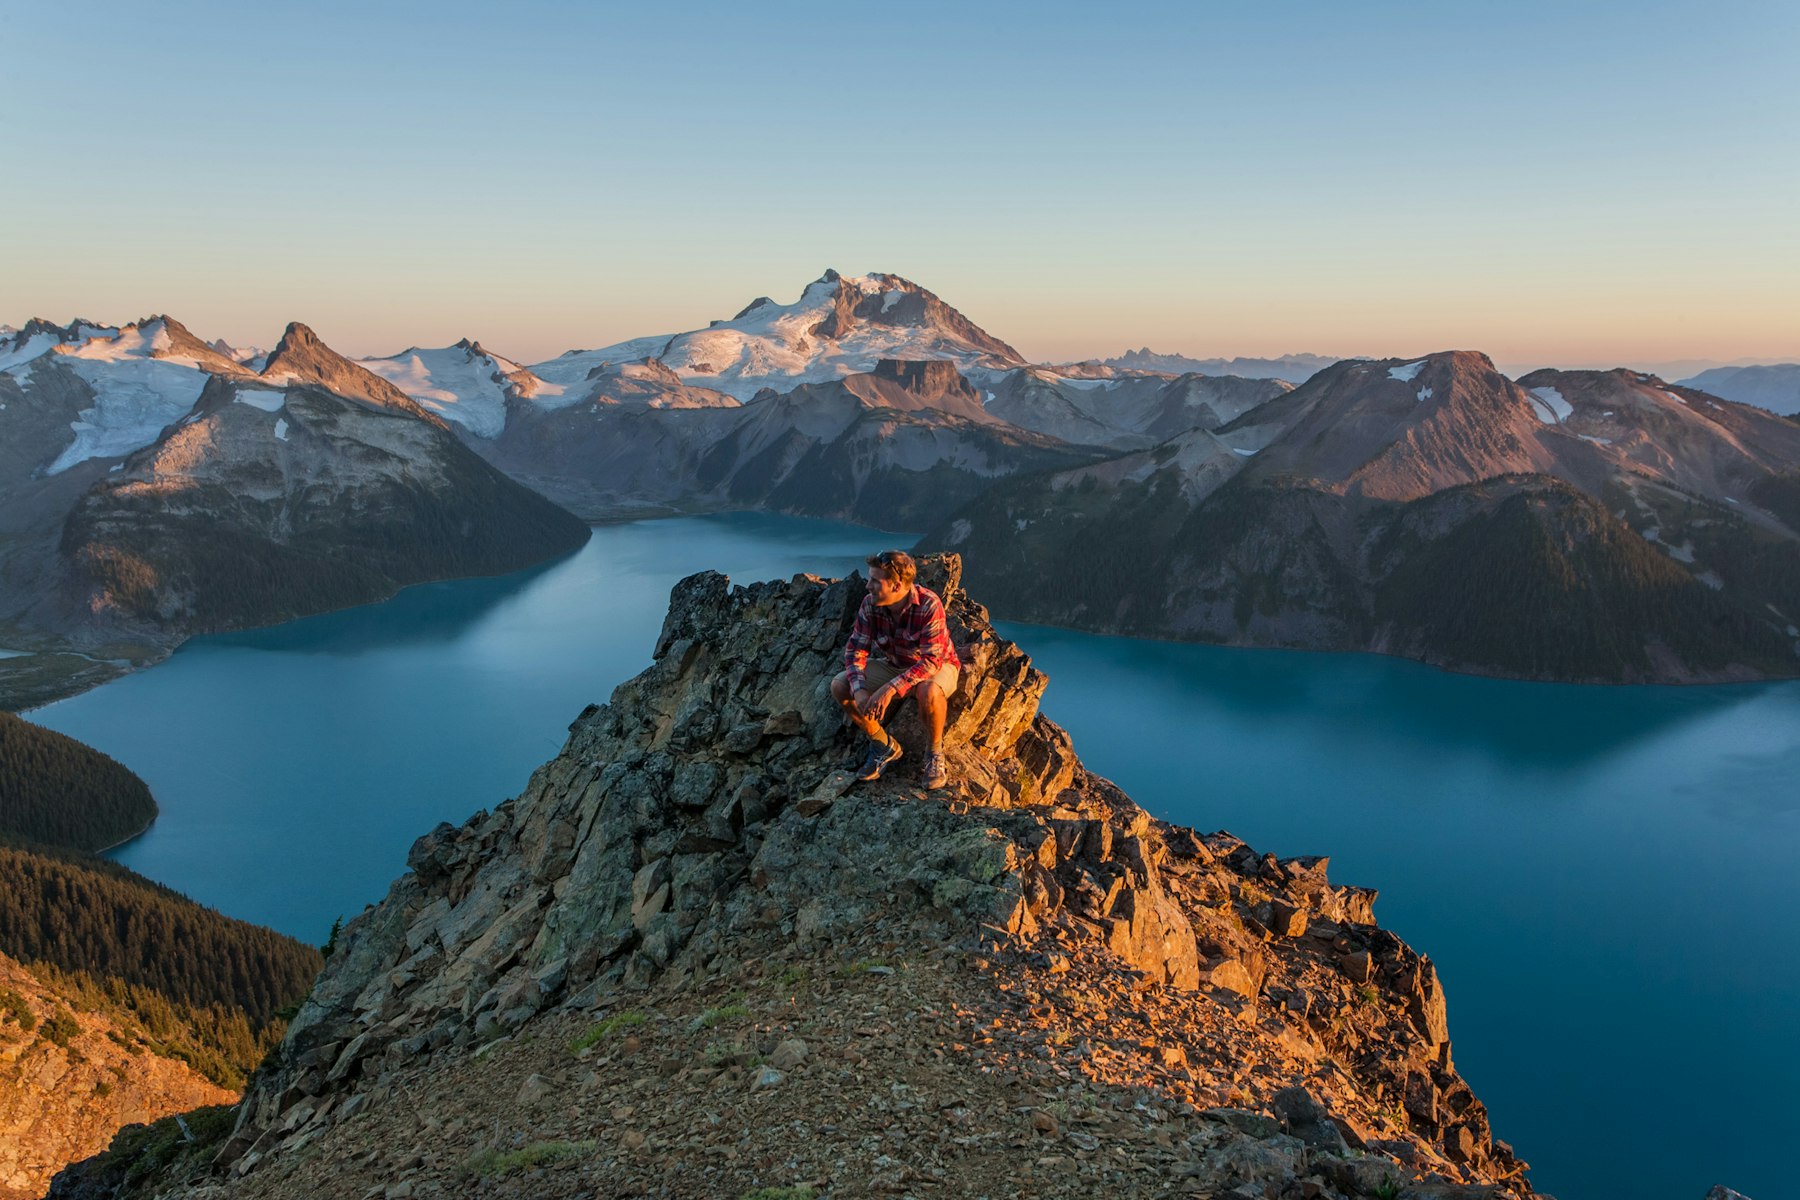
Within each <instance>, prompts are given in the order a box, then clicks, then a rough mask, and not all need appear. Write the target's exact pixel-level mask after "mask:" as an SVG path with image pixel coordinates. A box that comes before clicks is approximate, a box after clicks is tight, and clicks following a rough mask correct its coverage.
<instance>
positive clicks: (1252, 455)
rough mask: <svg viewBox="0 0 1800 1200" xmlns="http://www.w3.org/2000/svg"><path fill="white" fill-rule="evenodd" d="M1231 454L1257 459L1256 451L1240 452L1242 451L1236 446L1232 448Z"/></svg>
mask: <svg viewBox="0 0 1800 1200" xmlns="http://www.w3.org/2000/svg"><path fill="white" fill-rule="evenodd" d="M1231 452H1232V453H1233V454H1241V455H1243V456H1244V457H1245V458H1255V457H1256V451H1254V450H1240V449H1239V448H1238V447H1236V446H1233V447H1232V448H1231Z"/></svg>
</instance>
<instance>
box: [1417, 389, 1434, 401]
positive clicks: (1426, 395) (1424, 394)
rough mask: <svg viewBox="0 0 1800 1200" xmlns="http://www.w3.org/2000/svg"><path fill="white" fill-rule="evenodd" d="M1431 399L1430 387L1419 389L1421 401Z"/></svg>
mask: <svg viewBox="0 0 1800 1200" xmlns="http://www.w3.org/2000/svg"><path fill="white" fill-rule="evenodd" d="M1429 399H1431V389H1430V388H1420V389H1419V403H1420V404H1423V403H1425V402H1426V401H1427V400H1429Z"/></svg>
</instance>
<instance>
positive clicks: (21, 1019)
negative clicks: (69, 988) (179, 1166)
mask: <svg viewBox="0 0 1800 1200" xmlns="http://www.w3.org/2000/svg"><path fill="white" fill-rule="evenodd" d="M145 1041H146V1039H145V1037H144V1035H143V1033H142V1031H141V1030H137V1029H130V1028H121V1027H119V1026H118V1025H116V1024H115V1023H114V1022H113V1021H112V1020H110V1019H109V1018H107V1017H103V1016H100V1015H97V1014H95V1013H90V1012H83V1011H79V1009H78V1007H77V1008H75V1009H72V1008H71V1007H70V1002H69V1000H68V998H66V997H62V996H58V995H57V994H55V993H54V992H53V991H51V990H50V989H48V988H46V987H45V986H44V985H43V984H41V983H40V982H39V981H38V979H37V977H36V976H34V975H32V974H31V973H30V972H29V971H27V970H25V969H24V968H23V967H21V966H20V965H19V964H18V963H16V962H14V961H13V960H12V959H10V958H8V957H7V956H5V955H4V954H0V1200H36V1198H37V1197H39V1196H42V1195H43V1194H44V1189H45V1188H46V1187H48V1186H49V1183H50V1179H51V1177H52V1176H54V1175H55V1174H56V1172H58V1171H60V1170H61V1169H62V1168H63V1166H64V1165H65V1164H67V1163H69V1162H72V1161H75V1160H77V1159H82V1158H86V1157H87V1156H88V1155H91V1154H95V1153H98V1152H99V1151H100V1150H102V1149H104V1148H105V1147H106V1144H107V1143H108V1142H109V1141H110V1140H111V1139H112V1136H113V1133H114V1131H115V1130H117V1129H118V1128H119V1127H120V1126H121V1125H125V1124H129V1123H131V1122H135V1121H153V1120H155V1119H157V1118H159V1117H166V1116H168V1115H170V1114H171V1113H180V1112H186V1111H188V1110H189V1109H192V1108H197V1107H199V1106H201V1105H204V1104H229V1103H231V1102H233V1101H235V1100H236V1099H237V1097H236V1095H234V1094H233V1093H231V1092H227V1091H225V1090H224V1089H223V1088H219V1087H216V1086H214V1085H213V1084H212V1083H210V1082H208V1081H207V1080H206V1079H205V1078H204V1077H202V1076H201V1075H200V1074H199V1072H197V1071H195V1070H194V1069H193V1068H191V1067H189V1066H188V1065H187V1064H186V1063H184V1062H179V1061H176V1060H174V1059H169V1058H163V1057H161V1056H159V1055H158V1054H156V1053H155V1052H154V1051H152V1050H149V1049H147V1048H146V1046H145V1044H144V1043H145Z"/></svg>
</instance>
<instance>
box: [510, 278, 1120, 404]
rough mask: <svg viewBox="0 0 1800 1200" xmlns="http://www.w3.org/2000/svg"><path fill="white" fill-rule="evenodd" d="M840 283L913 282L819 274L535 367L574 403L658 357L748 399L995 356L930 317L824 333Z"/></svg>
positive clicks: (854, 291) (854, 286)
mask: <svg viewBox="0 0 1800 1200" xmlns="http://www.w3.org/2000/svg"><path fill="white" fill-rule="evenodd" d="M840 287H842V288H844V289H845V294H846V295H850V296H861V297H868V296H883V297H884V298H885V297H886V296H888V295H891V294H894V293H898V294H900V295H910V294H912V293H911V291H910V289H905V288H894V287H890V286H889V281H888V280H885V279H884V280H880V281H877V280H875V279H873V278H869V277H857V276H845V277H843V278H842V279H841V280H839V281H835V282H834V281H832V280H829V279H819V280H815V281H814V282H812V283H810V284H808V285H807V287H806V290H805V291H803V292H802V293H801V294H800V298H799V300H797V301H795V302H794V303H792V304H776V303H774V302H770V303H768V304H759V305H757V306H756V307H755V308H753V309H751V310H750V311H749V312H747V313H745V314H744V315H743V316H741V317H735V318H733V319H731V320H729V321H714V322H713V323H712V324H710V325H708V326H707V327H706V328H704V329H695V330H690V331H688V332H685V333H676V334H663V335H660V336H657V337H646V338H636V339H634V340H632V341H629V342H620V343H618V344H617V345H614V346H607V347H603V348H601V349H599V350H582V351H572V352H570V353H569V354H565V355H563V356H562V357H561V358H557V359H552V360H551V361H549V362H544V363H534V364H532V366H531V371H532V373H533V374H535V375H537V376H538V378H540V379H544V380H546V381H549V382H551V383H556V384H559V385H562V386H564V387H566V388H580V391H581V394H580V395H576V396H571V397H568V398H567V399H565V400H564V401H563V403H564V404H573V403H575V402H577V401H578V400H580V399H582V398H583V396H585V395H586V394H588V393H587V389H586V388H583V387H581V385H582V384H583V382H584V381H585V380H586V378H587V375H588V372H589V371H591V370H592V369H593V368H594V367H597V366H599V365H601V364H602V363H606V362H615V363H616V362H628V361H632V360H635V359H641V358H645V357H654V358H659V359H661V360H662V361H663V364H664V365H665V366H667V367H668V368H669V369H670V370H671V371H673V372H675V374H676V375H678V376H680V377H681V380H682V382H683V383H687V384H692V385H695V386H699V387H707V388H713V389H715V390H717V391H721V392H724V393H726V394H727V395H730V396H733V397H735V398H736V399H738V400H740V401H747V400H750V399H752V398H754V397H755V395H756V393H757V392H759V391H761V390H762V389H763V388H765V387H768V388H773V389H775V390H776V391H777V392H789V391H792V390H793V389H794V388H797V387H800V386H802V385H803V384H809V383H829V382H833V381H836V380H839V379H842V378H844V377H845V376H847V375H854V374H859V373H862V372H865V371H870V370H873V369H874V366H875V363H876V361H877V360H879V359H883V358H901V359H941V360H946V361H949V362H953V363H955V364H956V365H957V367H958V368H959V369H962V370H969V369H972V368H976V367H979V366H980V365H981V364H982V363H983V362H984V361H985V360H987V358H988V356H987V354H986V353H984V352H982V351H980V350H977V349H975V348H973V347H971V346H969V345H967V344H966V343H964V342H962V341H961V340H960V339H958V338H956V337H955V336H954V335H951V334H948V333H947V332H946V331H945V330H943V329H942V328H939V327H935V326H932V325H929V324H926V325H920V326H900V325H887V324H881V323H877V322H873V321H868V322H862V323H860V324H858V325H857V326H856V327H855V328H853V329H851V330H850V331H849V332H848V333H846V334H844V335H843V336H841V337H835V338H826V337H820V336H817V335H815V334H814V333H813V330H814V329H815V328H817V327H818V325H819V324H820V322H822V321H824V320H825V319H826V317H827V316H828V315H829V314H830V312H831V310H832V307H833V305H834V304H835V302H836V297H837V295H838V289H839V288H840ZM883 302H884V303H885V302H886V301H885V299H884V301H883ZM1096 382H1097V381H1096ZM533 399H534V400H535V399H537V398H536V397H534V398H533Z"/></svg>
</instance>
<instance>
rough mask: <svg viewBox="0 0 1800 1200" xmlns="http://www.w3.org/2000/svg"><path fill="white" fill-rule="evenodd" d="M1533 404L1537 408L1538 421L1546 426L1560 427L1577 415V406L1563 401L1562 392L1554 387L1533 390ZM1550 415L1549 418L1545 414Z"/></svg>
mask: <svg viewBox="0 0 1800 1200" xmlns="http://www.w3.org/2000/svg"><path fill="white" fill-rule="evenodd" d="M1531 396H1532V402H1533V403H1534V404H1535V405H1536V406H1537V409H1538V419H1539V420H1541V421H1542V422H1543V423H1544V424H1546V425H1558V424H1561V423H1562V422H1564V421H1566V420H1568V419H1569V418H1570V417H1572V416H1574V415H1575V406H1574V405H1572V404H1570V403H1569V402H1568V401H1567V400H1564V399H1563V395H1562V393H1561V392H1559V391H1557V390H1556V389H1555V388H1553V387H1541V388H1532V389H1531ZM1546 413H1548V414H1549V415H1548V416H1545V415H1544V414H1546Z"/></svg>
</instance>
